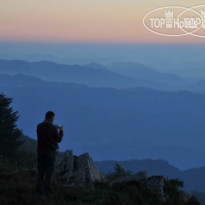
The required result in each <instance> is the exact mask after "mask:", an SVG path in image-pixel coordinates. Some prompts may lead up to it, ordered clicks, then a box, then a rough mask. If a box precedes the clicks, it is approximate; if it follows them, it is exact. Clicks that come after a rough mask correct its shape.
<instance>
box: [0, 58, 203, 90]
mask: <svg viewBox="0 0 205 205" xmlns="http://www.w3.org/2000/svg"><path fill="white" fill-rule="evenodd" d="M18 73H21V74H24V75H32V76H36V77H39V78H41V79H43V80H47V81H55V82H69V83H80V84H85V85H88V86H92V87H114V88H131V87H147V88H152V89H159V90H166V91H180V90H190V91H195V90H205V85H204V83H203V84H202V83H200V82H196V83H195V82H194V83H193V82H190V81H188V80H186V79H182V78H180V77H178V76H177V75H175V74H171V73H162V72H159V71H156V70H154V69H152V68H149V67H147V66H144V65H142V64H138V63H132V62H127V63H112V64H107V65H106V66H103V65H100V64H97V63H90V64H86V65H76V64H75V65H65V64H57V63H53V62H49V61H40V62H27V61H21V60H0V74H10V75H11V74H12V75H14V74H18Z"/></svg>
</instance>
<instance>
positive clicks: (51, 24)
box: [0, 0, 205, 44]
mask: <svg viewBox="0 0 205 205" xmlns="http://www.w3.org/2000/svg"><path fill="white" fill-rule="evenodd" d="M200 4H204V1H202V0H181V1H179V0H178V1H176V0H172V1H168V0H144V1H140V0H109V1H108V0H58V1H57V0H43V1H42V0H35V1H34V0H18V1H17V0H1V1H0V28H1V29H0V41H1V42H51V43H54V42H55V43H62V42H67V43H69V42H71V43H108V44H109V43H117V44H123V43H126V44H127V43H128V44H132V43H141V44H146V43H148V44H151V43H170V44H172V43H185V44H186V43H204V42H205V38H197V37H193V36H183V37H167V36H159V35H157V34H154V33H152V32H150V31H148V30H147V29H146V28H145V27H144V25H143V17H144V16H145V15H146V14H147V13H148V12H150V11H151V10H153V9H155V8H158V7H162V6H171V5H176V6H185V7H191V6H195V5H200Z"/></svg>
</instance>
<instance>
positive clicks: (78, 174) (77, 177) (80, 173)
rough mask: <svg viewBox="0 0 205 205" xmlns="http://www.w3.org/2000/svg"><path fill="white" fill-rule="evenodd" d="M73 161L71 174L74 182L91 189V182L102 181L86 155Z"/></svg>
mask: <svg viewBox="0 0 205 205" xmlns="http://www.w3.org/2000/svg"><path fill="white" fill-rule="evenodd" d="M74 161H75V162H74V164H75V169H74V172H73V174H74V181H75V182H76V183H77V184H79V185H82V186H86V187H90V188H93V182H97V181H102V180H103V179H104V177H103V176H102V175H101V174H100V172H99V170H98V169H97V167H96V166H95V164H94V162H93V160H92V158H91V157H90V156H89V154H88V153H84V154H82V155H80V156H79V157H75V160H74Z"/></svg>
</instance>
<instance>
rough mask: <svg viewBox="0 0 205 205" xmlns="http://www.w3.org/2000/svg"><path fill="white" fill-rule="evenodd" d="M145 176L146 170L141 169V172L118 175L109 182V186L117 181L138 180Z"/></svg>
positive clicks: (143, 178)
mask: <svg viewBox="0 0 205 205" xmlns="http://www.w3.org/2000/svg"><path fill="white" fill-rule="evenodd" d="M146 178H147V171H141V172H138V173H136V174H134V175H132V176H123V177H119V178H117V179H115V180H113V181H111V182H110V183H109V186H113V185H115V184H118V183H127V182H130V181H140V180H145V179H146Z"/></svg>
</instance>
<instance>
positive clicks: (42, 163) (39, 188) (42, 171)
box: [36, 153, 46, 195]
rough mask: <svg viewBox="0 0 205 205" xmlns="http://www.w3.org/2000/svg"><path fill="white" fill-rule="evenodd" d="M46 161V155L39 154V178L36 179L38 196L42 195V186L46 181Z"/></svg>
mask: <svg viewBox="0 0 205 205" xmlns="http://www.w3.org/2000/svg"><path fill="white" fill-rule="evenodd" d="M45 164H46V159H45V155H44V153H38V156H37V169H38V173H37V178H36V194H38V195H42V194H43V192H42V186H43V181H44V176H45V171H46V169H45V168H46V167H45Z"/></svg>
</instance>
